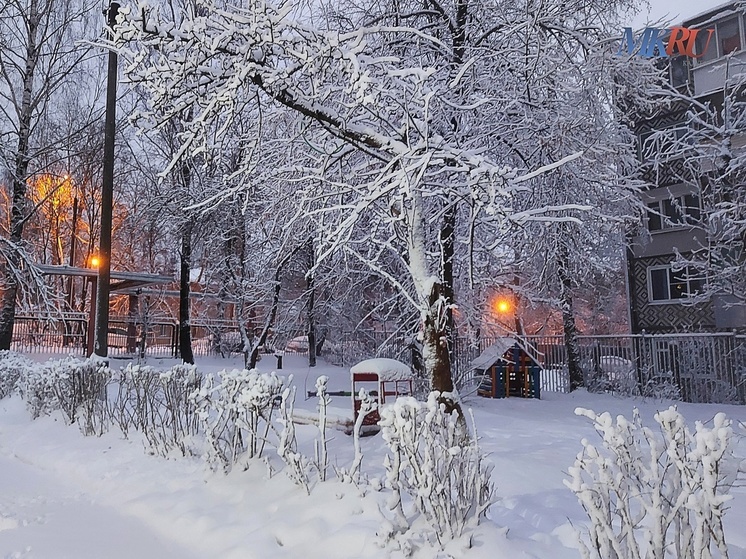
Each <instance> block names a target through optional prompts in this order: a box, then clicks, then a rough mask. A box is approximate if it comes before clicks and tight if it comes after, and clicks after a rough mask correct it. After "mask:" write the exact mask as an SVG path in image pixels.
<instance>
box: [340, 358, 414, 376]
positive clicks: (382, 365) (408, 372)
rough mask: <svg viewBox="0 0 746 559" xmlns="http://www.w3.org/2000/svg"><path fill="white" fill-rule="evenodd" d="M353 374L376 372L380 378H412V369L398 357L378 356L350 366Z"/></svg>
mask: <svg viewBox="0 0 746 559" xmlns="http://www.w3.org/2000/svg"><path fill="white" fill-rule="evenodd" d="M350 373H351V374H353V375H354V374H356V373H374V374H376V375H378V378H379V380H406V379H411V378H412V369H410V368H409V367H408V366H407V365H405V364H404V363H401V362H400V361H397V360H396V359H387V358H385V357H378V358H376V359H366V360H365V361H361V362H360V363H358V364H357V365H353V366H352V367H351V368H350Z"/></svg>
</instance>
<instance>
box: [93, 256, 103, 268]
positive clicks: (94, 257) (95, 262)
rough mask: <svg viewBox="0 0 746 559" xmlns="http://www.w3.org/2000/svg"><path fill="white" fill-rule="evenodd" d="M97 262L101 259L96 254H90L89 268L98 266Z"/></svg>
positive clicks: (99, 262)
mask: <svg viewBox="0 0 746 559" xmlns="http://www.w3.org/2000/svg"><path fill="white" fill-rule="evenodd" d="M99 264H101V260H99V258H98V256H91V268H98V266H99Z"/></svg>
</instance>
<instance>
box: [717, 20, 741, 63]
mask: <svg viewBox="0 0 746 559" xmlns="http://www.w3.org/2000/svg"><path fill="white" fill-rule="evenodd" d="M716 29H717V30H716V33H717V36H718V54H719V55H720V56H725V55H726V54H730V53H732V52H734V51H737V50H741V30H740V29H739V28H738V19H736V18H733V19H729V20H727V21H723V22H721V23H718V24H717V28H716Z"/></svg>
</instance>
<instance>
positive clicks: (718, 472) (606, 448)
mask: <svg viewBox="0 0 746 559" xmlns="http://www.w3.org/2000/svg"><path fill="white" fill-rule="evenodd" d="M575 413H576V414H578V415H582V416H585V417H587V418H589V419H590V420H591V421H593V423H594V426H595V428H596V431H597V432H598V433H599V435H600V436H601V439H602V445H601V446H600V447H597V446H595V445H593V444H591V443H590V442H589V441H588V440H586V439H583V441H582V444H583V450H582V452H580V453H579V454H578V456H577V459H576V460H575V464H574V466H573V467H571V468H570V469H569V474H570V480H568V481H566V482H565V484H566V485H567V486H568V487H569V488H570V489H571V490H572V491H573V492H574V493H575V494H576V495H577V497H578V500H579V501H580V503H581V505H582V506H583V508H584V509H585V511H586V513H587V514H588V517H589V519H590V528H589V534H588V536H589V537H588V538H587V539H582V540H581V548H582V552H583V557H586V558H591V557H592V558H596V559H616V558H618V559H626V558H650V559H664V558H668V557H670V558H673V557H676V558H678V559H709V558H712V557H721V558H727V557H728V548H727V545H726V541H725V535H724V533H723V515H724V514H725V511H726V506H725V504H726V503H727V502H728V500H729V499H730V496H729V495H728V491H729V489H730V486H731V483H732V481H733V479H734V478H735V475H736V472H737V471H738V463H737V461H736V460H735V459H734V458H733V456H732V454H731V450H730V443H731V439H732V436H733V430H732V428H731V421H730V420H728V419H726V417H725V415H724V414H722V413H718V414H716V415H715V418H714V420H713V427H711V428H710V427H707V426H705V425H703V424H702V423H700V422H697V423H696V426H695V430H694V432H692V431H691V430H690V429H689V428H688V427H687V425H686V423H685V421H684V417H683V416H682V415H681V414H680V413H679V412H678V411H677V410H676V408H675V407H671V408H669V409H668V410H665V411H662V412H659V413H657V414H656V415H655V421H656V422H657V424H658V432H657V433H656V432H655V431H653V430H652V429H650V428H648V427H645V426H643V424H642V420H641V419H640V415H639V412H638V411H637V410H635V411H634V414H633V418H632V420H631V421H630V420H628V419H627V418H625V417H623V416H618V417H617V418H616V421H614V419H613V418H612V417H611V415H610V414H609V413H608V412H607V413H602V414H596V413H595V412H593V411H590V410H586V409H582V408H578V409H577V410H576V411H575Z"/></svg>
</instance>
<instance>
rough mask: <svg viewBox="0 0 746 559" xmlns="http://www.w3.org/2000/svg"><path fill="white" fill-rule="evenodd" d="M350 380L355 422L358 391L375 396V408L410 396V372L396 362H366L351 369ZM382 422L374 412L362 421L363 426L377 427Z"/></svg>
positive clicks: (372, 360) (371, 360)
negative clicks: (376, 402)
mask: <svg viewBox="0 0 746 559" xmlns="http://www.w3.org/2000/svg"><path fill="white" fill-rule="evenodd" d="M350 375H351V377H352V406H353V409H354V410H355V414H354V420H355V421H357V416H358V414H359V412H360V397H359V395H360V389H361V388H365V389H366V390H367V391H368V393H369V394H370V395H371V396H376V397H377V400H378V406H379V407H380V406H382V405H383V404H385V403H386V401H387V399H388V401H389V402H390V401H392V400H395V399H396V398H397V397H399V396H411V395H412V394H413V388H412V380H413V378H414V377H413V375H412V369H410V368H409V367H408V366H407V365H405V364H404V363H401V362H399V361H396V360H395V359H386V358H377V359H366V360H365V361H361V362H360V363H358V364H357V365H354V366H353V367H352V368H350ZM380 419H381V416H380V415H379V413H378V411H377V410H374V411H372V412H370V413H369V414H367V415H366V416H365V417H364V418H363V426H368V427H370V426H373V425H376V426H377V425H378V421H379V420H380Z"/></svg>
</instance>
